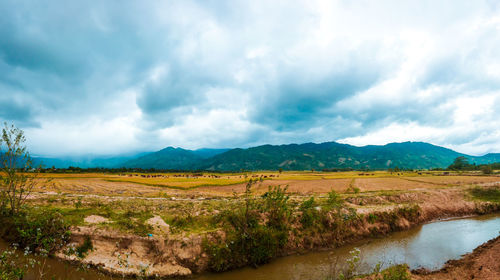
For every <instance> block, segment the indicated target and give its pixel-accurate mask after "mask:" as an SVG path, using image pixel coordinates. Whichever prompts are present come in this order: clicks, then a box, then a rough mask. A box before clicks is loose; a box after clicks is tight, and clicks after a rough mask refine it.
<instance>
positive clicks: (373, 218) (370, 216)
mask: <svg viewBox="0 0 500 280" xmlns="http://www.w3.org/2000/svg"><path fill="white" fill-rule="evenodd" d="M377 219H378V217H377V215H375V214H373V213H370V214H368V218H367V220H368V222H369V223H370V224H373V223H375V222H376V221H377Z"/></svg>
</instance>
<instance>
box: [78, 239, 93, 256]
mask: <svg viewBox="0 0 500 280" xmlns="http://www.w3.org/2000/svg"><path fill="white" fill-rule="evenodd" d="M92 250H94V245H92V239H90V236H86V237H85V240H84V241H83V244H82V245H80V246H78V247H76V252H75V253H76V255H77V256H78V257H79V258H80V259H83V258H85V256H87V254H88V252H89V251H92Z"/></svg>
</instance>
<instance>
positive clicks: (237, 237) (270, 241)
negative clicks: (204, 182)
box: [203, 182, 291, 272]
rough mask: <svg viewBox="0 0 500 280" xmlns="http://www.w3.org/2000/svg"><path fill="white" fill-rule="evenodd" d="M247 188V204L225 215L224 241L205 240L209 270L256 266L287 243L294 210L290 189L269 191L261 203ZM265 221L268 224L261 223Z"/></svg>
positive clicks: (267, 259) (248, 187)
mask: <svg viewBox="0 0 500 280" xmlns="http://www.w3.org/2000/svg"><path fill="white" fill-rule="evenodd" d="M251 185H252V182H250V183H249V184H248V185H247V189H246V191H245V201H244V204H240V205H239V206H238V207H237V208H236V209H235V210H234V211H225V212H223V214H222V217H223V218H222V223H223V225H224V231H225V233H226V236H225V240H222V239H219V238H216V239H214V240H208V239H205V240H204V242H203V248H204V250H205V252H206V253H207V255H208V256H209V269H210V270H212V271H216V272H220V271H225V270H229V269H234V268H238V267H243V266H247V265H251V266H257V265H259V264H263V263H267V262H268V261H269V260H271V259H272V258H274V257H275V256H276V255H277V254H278V253H279V251H280V249H282V248H283V247H284V246H285V245H286V243H287V241H288V228H289V224H288V222H289V221H288V219H289V217H290V214H291V210H290V207H289V204H288V199H289V197H288V195H286V189H287V188H284V189H282V188H280V187H275V188H270V189H269V191H268V192H267V193H266V194H264V195H263V196H262V197H261V199H262V200H263V201H258V202H257V201H256V199H255V198H253V197H252V196H251V192H250V188H251ZM263 217H266V218H267V222H266V223H259V221H261V220H263V219H262V218H263Z"/></svg>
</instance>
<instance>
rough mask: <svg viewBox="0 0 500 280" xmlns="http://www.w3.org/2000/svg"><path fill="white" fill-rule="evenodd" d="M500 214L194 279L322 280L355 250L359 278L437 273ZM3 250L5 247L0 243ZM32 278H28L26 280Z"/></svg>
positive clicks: (495, 229) (488, 235)
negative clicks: (400, 267) (403, 269)
mask: <svg viewBox="0 0 500 280" xmlns="http://www.w3.org/2000/svg"><path fill="white" fill-rule="evenodd" d="M499 230H500V214H492V215H484V216H479V217H469V218H461V219H452V220H444V221H436V222H432V223H428V224H424V225H421V226H418V227H415V228H413V229H411V230H408V231H404V232H396V233H392V234H389V235H387V236H384V237H382V238H373V239H367V240H363V241H362V242H358V243H355V244H350V245H347V246H343V247H340V248H337V249H333V250H329V251H324V252H315V253H308V254H304V255H297V256H288V257H283V258H279V259H276V260H274V261H272V262H271V263H269V264H266V265H262V266H260V267H259V268H257V269H254V268H243V269H239V270H235V271H230V272H225V273H218V274H212V273H207V274H202V275H198V276H194V279H196V280H229V279H238V280H260V279H262V280H264V279H266V280H278V279H279V280H292V279H324V278H325V276H326V275H328V273H329V272H330V271H331V270H332V269H333V267H334V265H333V264H334V263H342V262H343V261H345V260H346V259H347V258H349V257H350V256H351V255H350V253H349V252H350V251H352V250H353V249H354V248H358V249H359V250H360V252H361V253H360V256H361V261H360V263H361V265H360V267H359V272H362V273H365V272H369V271H371V270H372V269H373V267H374V266H375V265H376V264H378V263H380V264H381V265H382V266H383V267H386V266H389V265H393V264H399V263H407V264H408V265H409V266H410V268H411V269H414V268H420V267H424V268H428V269H438V268H440V267H442V266H443V265H444V263H445V262H446V261H447V260H449V259H457V258H460V256H461V255H463V254H465V253H468V252H471V251H472V250H473V249H474V248H476V247H478V246H479V245H481V244H482V243H484V242H486V241H488V240H490V239H492V238H495V237H496V236H498V235H499ZM0 245H2V246H0V247H3V248H5V246H6V245H5V243H3V244H0ZM47 265H50V268H49V269H47V274H46V275H47V279H52V276H53V275H56V279H86V280H97V279H102V280H108V279H121V278H115V277H110V276H105V275H103V274H101V273H99V272H97V271H96V270H93V269H86V270H84V271H81V270H78V269H77V268H76V267H75V266H72V265H69V264H67V263H65V262H60V261H57V260H54V259H50V260H48V262H47ZM26 279H28V280H30V279H36V278H34V276H33V275H32V274H31V275H28V277H27V278H26Z"/></svg>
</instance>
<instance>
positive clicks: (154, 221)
mask: <svg viewBox="0 0 500 280" xmlns="http://www.w3.org/2000/svg"><path fill="white" fill-rule="evenodd" d="M146 224H148V225H150V226H152V227H153V231H154V232H155V233H156V234H160V235H164V234H169V233H170V225H169V224H167V223H165V221H164V220H163V219H162V218H161V217H160V216H154V217H153V218H151V219H149V220H147V221H146Z"/></svg>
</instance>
